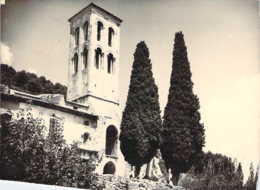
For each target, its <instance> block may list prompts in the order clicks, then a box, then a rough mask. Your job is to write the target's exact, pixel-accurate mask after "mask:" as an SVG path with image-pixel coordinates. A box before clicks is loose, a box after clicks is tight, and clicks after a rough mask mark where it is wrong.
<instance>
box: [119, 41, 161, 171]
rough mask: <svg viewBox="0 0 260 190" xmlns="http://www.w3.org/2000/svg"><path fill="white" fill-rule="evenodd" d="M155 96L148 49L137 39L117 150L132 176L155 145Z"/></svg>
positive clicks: (157, 128)
mask: <svg viewBox="0 0 260 190" xmlns="http://www.w3.org/2000/svg"><path fill="white" fill-rule="evenodd" d="M158 99H159V95H158V88H157V86H156V84H155V81H154V78H153V74H152V64H151V61H150V59H149V50H148V48H147V46H146V44H145V42H144V41H141V42H139V43H138V44H137V47H136V51H135V53H134V62H133V66H132V73H131V79H130V86H129V91H128V96H127V101H126V107H125V109H124V112H123V116H122V122H121V133H120V137H119V139H120V141H121V143H120V149H121V151H122V153H123V155H124V158H125V160H126V161H127V162H128V163H129V164H130V165H131V166H135V167H136V176H138V175H139V172H140V168H141V166H142V165H143V164H146V163H149V162H150V161H151V159H152V158H153V157H154V156H155V154H156V151H157V149H158V148H159V142H160V131H161V125H162V122H161V116H160V106H159V101H158Z"/></svg>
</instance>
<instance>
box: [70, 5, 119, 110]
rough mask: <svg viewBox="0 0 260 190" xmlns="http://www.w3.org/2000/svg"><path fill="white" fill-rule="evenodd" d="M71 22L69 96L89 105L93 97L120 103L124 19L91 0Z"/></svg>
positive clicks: (71, 99)
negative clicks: (121, 46) (121, 27)
mask: <svg viewBox="0 0 260 190" xmlns="http://www.w3.org/2000/svg"><path fill="white" fill-rule="evenodd" d="M69 22H70V45H69V69H68V71H69V72H68V93H67V99H68V100H69V101H75V102H77V103H79V104H83V105H86V106H90V104H91V102H92V103H93V101H92V99H95V100H100V101H105V102H110V103H114V104H118V102H119V100H118V76H119V44H120V24H121V22H122V20H121V19H120V18H118V17H116V16H114V15H113V14H111V13H109V12H108V11H106V10H104V9H102V8H100V7H98V6H97V5H95V4H93V3H91V4H90V5H88V6H87V7H86V8H84V9H82V10H81V11H80V12H78V13H77V14H75V15H74V16H72V17H71V18H70V19H69Z"/></svg>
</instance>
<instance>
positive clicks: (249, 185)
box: [245, 163, 258, 190]
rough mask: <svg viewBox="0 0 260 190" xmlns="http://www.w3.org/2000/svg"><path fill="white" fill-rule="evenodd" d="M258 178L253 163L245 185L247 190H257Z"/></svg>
mask: <svg viewBox="0 0 260 190" xmlns="http://www.w3.org/2000/svg"><path fill="white" fill-rule="evenodd" d="M257 178H258V175H257V172H256V174H255V172H254V165H253V163H251V164H250V168H249V176H248V179H247V181H246V183H245V189H246V190H255V189H256V184H257Z"/></svg>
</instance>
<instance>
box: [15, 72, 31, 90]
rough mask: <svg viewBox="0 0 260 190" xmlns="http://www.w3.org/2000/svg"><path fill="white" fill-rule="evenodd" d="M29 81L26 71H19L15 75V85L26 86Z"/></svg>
mask: <svg viewBox="0 0 260 190" xmlns="http://www.w3.org/2000/svg"><path fill="white" fill-rule="evenodd" d="M28 81H29V78H28V75H27V74H26V72H25V71H21V72H17V73H16V75H15V76H14V85H16V86H17V87H22V86H24V85H25V84H26V83H27V82H28Z"/></svg>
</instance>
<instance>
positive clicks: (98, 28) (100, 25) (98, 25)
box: [97, 21, 104, 41]
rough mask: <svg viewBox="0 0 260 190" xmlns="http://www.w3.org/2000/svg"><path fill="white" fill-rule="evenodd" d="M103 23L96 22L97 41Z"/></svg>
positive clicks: (99, 37)
mask: <svg viewBox="0 0 260 190" xmlns="http://www.w3.org/2000/svg"><path fill="white" fill-rule="evenodd" d="M103 27H104V26H103V23H102V22H100V21H98V23H97V40H98V41H99V40H100V39H101V30H102V29H103Z"/></svg>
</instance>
